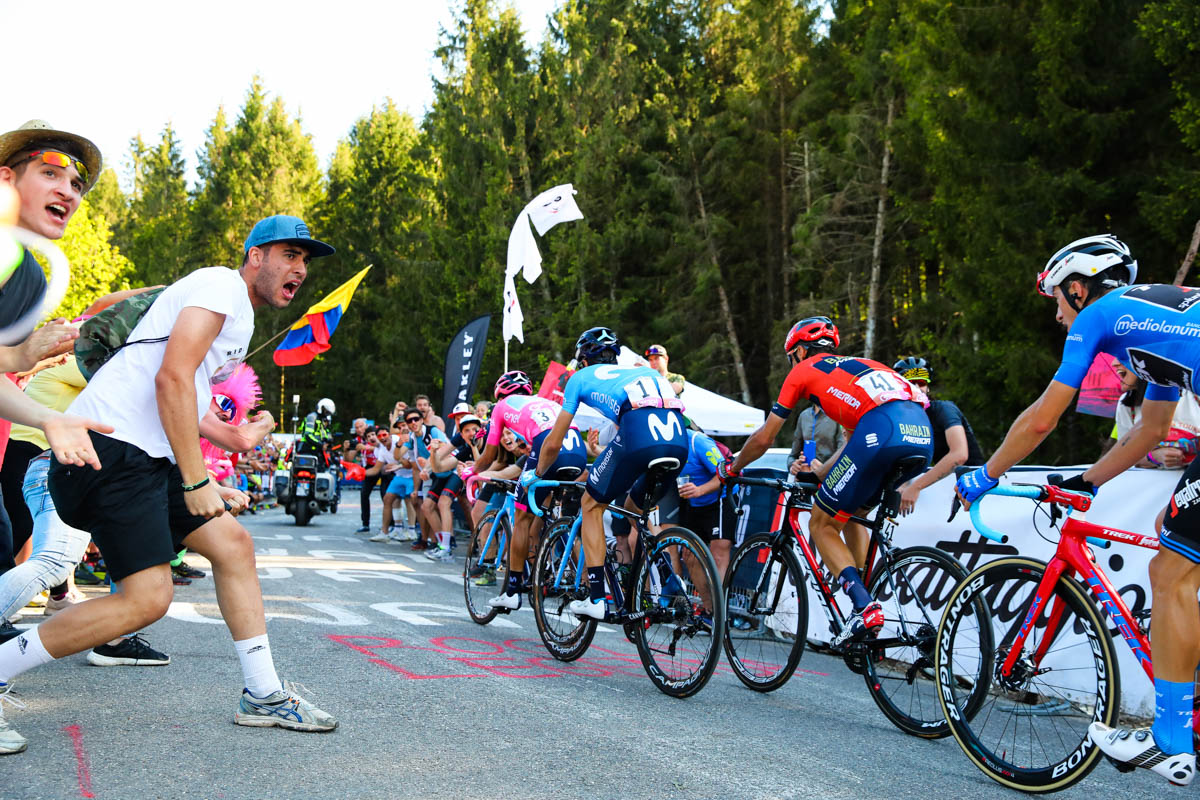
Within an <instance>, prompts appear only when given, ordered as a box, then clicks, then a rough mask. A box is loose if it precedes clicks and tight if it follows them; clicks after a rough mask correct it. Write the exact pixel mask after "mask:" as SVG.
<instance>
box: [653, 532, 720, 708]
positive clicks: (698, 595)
mask: <svg viewBox="0 0 1200 800" xmlns="http://www.w3.org/2000/svg"><path fill="white" fill-rule="evenodd" d="M634 571H635V573H634V574H635V575H636V580H635V581H634V584H633V586H634V588H633V594H634V596H633V602H632V603H631V607H632V610H633V611H634V613H638V612H644V613H645V616H644V617H642V618H641V619H640V621H638V624H636V625H635V626H633V632H634V644H636V645H637V649H638V655H640V656H641V658H642V666H643V667H645V668H646V674H647V675H648V676H650V681H651V682H652V683H653V684H654V685H655V686H657V687H658V688H659V690H660V691H662V692H664V693H665V694H669V695H671V696H672V697H691V696H692V695H694V694H695V693H696V692H698V691H700V690H701V689H703V688H704V685H705V684H706V683H708V679H709V678H711V677H712V674H713V671H715V670H716V668H717V661H719V660H720V658H721V646H720V642H721V636H722V632H723V631H724V629H725V603H724V602H723V597H722V595H721V582H720V578H719V577H718V576H717V565H716V564H715V563H714V562H713V557H712V553H710V552H709V551H708V547H707V546H705V544H704V541H703V540H702V539H701V538H700V537H699V536H697V535H696V534H694V533H692V532H691V531H689V530H688V529H687V528H667V529H666V530H664V531H663V532H662V533H660V534H659V535H658V536H656V537H654V538H653V540H652V541H650V542H649V546H648V548H647V550H646V551H645V552H644V553H643V555H642V557H641V559H640V560H639V561H638V563H637V564H635V565H634Z"/></svg>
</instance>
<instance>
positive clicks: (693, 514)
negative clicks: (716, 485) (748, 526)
mask: <svg viewBox="0 0 1200 800" xmlns="http://www.w3.org/2000/svg"><path fill="white" fill-rule="evenodd" d="M679 524H680V525H681V526H683V527H685V528H687V529H688V530H689V531H691V532H692V533H694V534H696V535H697V536H699V537H700V538H701V539H703V540H704V543H705V544H708V543H709V542H711V541H713V540H714V539H725V540H728V541H730V542H732V541H733V534H734V533H735V532H736V531H737V519H736V517H734V515H733V510H732V508H730V505H729V503H725V502H722V501H721V500H717V501H716V502H714V503H709V504H708V505H703V506H693V505H692V504H691V503H689V502H688V501H687V500H680V502H679Z"/></svg>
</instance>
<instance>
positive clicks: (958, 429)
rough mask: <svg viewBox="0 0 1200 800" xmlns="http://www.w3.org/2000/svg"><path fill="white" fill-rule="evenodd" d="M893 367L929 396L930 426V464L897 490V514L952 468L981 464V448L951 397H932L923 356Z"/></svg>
mask: <svg viewBox="0 0 1200 800" xmlns="http://www.w3.org/2000/svg"><path fill="white" fill-rule="evenodd" d="M892 369H894V370H896V372H899V373H900V375H901V376H902V377H903V378H904V379H905V380H907V381H908V382H909V383H912V384H914V385H916V387H917V388H919V389H920V390H921V391H923V392H925V395H926V396H927V397H928V398H929V408H927V409H925V413H926V414H927V415H928V416H929V422H930V424H931V425H932V426H933V456H932V458H931V459H930V461H931V463H932V466H930V468H929V469H928V470H927V471H926V472H925V474H923V475H918V476H917V477H915V478H913V479H912V480H911V481H909V482H908V483H906V484H904V486H903V487H901V489H900V513H902V514H905V515H907V514H910V513H912V510H913V506H915V505H916V504H917V498H918V497H920V496H921V490H922V489H925V488H927V487H929V486H932V485H933V484H935V483H937V482H938V481H940V480H941V479H942V478H944V477H946V476H947V475H949V474H950V473H952V472H954V469H955V467H960V466H962V465H963V464H969V465H971V466H973V467H977V466H979V465H980V464H982V463H983V460H984V459H983V451H982V450H980V449H979V442H978V441H976V439H975V431H974V430H973V429H972V428H971V423H969V422H967V418H966V416H964V415H963V413H962V411H960V410H959V408H958V406H957V405H955V404H954V403H953V402H952V401H950V400H934V399H933V397H932V395H931V394H930V391H929V382H930V381H931V380H932V375H931V374H930V371H929V362H927V361H926V360H925V359H923V358H918V357H916V356H911V357H909V358H902V359H900V360H899V361H897V362H896V363H895V364H893V365H892Z"/></svg>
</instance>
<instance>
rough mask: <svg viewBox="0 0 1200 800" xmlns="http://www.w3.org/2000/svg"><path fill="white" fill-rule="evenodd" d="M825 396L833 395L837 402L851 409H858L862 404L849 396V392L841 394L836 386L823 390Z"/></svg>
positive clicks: (852, 396)
mask: <svg viewBox="0 0 1200 800" xmlns="http://www.w3.org/2000/svg"><path fill="white" fill-rule="evenodd" d="M825 394H831V395H833V396H834V397H836V398H837V399H838V400H841V401H842V402H843V403H845V404H846V405H848V406H850V407H851V408H858V407H859V406H860V405H862V403H860V402H858V400H857V399H856V398H855V397H854V395H852V394H850V393H849V392H843V391H842V390H841V389H838V388H837V387H836V386H830V387H829V388H828V389H826V390H825Z"/></svg>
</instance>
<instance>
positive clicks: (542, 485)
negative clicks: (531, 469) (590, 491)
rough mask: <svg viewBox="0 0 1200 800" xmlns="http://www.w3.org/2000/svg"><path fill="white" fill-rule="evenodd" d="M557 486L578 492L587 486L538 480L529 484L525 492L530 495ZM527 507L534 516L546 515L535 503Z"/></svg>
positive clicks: (579, 483) (578, 483)
mask: <svg viewBox="0 0 1200 800" xmlns="http://www.w3.org/2000/svg"><path fill="white" fill-rule="evenodd" d="M559 486H561V487H563V488H574V489H577V490H579V491H583V489H584V488H585V487H586V486H587V484H586V483H584V482H583V481H553V480H547V479H545V478H539V479H538V480H536V481H534V482H533V483H531V484H529V488H528V489H527V490H526V491H527V492H529V493H530V494H531V495H532V494H533V492H534V491H535V490H537V489H555V488H557V487H559ZM528 506H529V510H530V511H532V512H533V513H534V515H535V516H538V517H542V516H545V515H546V512H545V511H543V510H542V507H541V506H539V505H538V504H537V503H533V502H531V503H528Z"/></svg>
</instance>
